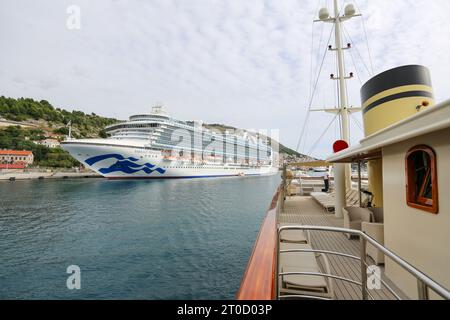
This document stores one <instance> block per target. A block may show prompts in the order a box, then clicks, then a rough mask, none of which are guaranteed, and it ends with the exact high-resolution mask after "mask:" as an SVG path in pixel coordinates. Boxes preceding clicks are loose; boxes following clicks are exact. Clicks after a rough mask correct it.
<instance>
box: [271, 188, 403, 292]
mask: <svg viewBox="0 0 450 320" xmlns="http://www.w3.org/2000/svg"><path fill="white" fill-rule="evenodd" d="M278 219H279V221H278V222H279V223H281V224H282V223H298V224H301V225H311V226H329V227H340V228H342V227H343V220H342V219H338V218H335V216H334V215H332V214H327V213H325V211H324V210H323V209H322V207H321V206H320V205H319V204H318V203H317V202H316V201H315V200H314V199H312V198H311V197H302V196H296V197H288V198H287V199H286V203H285V208H284V211H282V212H280V214H279V217H278ZM311 245H312V247H313V248H314V249H320V250H328V251H334V252H340V253H346V254H351V255H354V256H357V257H359V256H360V247H359V240H357V239H356V240H349V239H348V238H347V237H346V236H345V235H344V234H339V233H330V232H315V231H312V232H311ZM328 258H329V260H330V264H331V271H332V273H333V274H334V275H338V276H341V277H345V278H349V279H352V280H355V281H358V282H361V265H360V262H359V261H356V260H351V259H348V258H344V257H338V256H331V255H330V256H328ZM369 259H370V258H368V260H369ZM368 262H370V260H369V261H368ZM381 269H382V273H383V268H381ZM382 278H383V280H385V281H386V282H387V283H388V284H389V285H390V286H391V287H392V288H393V289H394V290H395V292H396V293H397V294H401V293H399V292H398V290H397V288H395V287H393V285H392V283H390V281H389V280H388V279H386V277H385V276H384V274H383V275H382ZM334 283H335V295H336V299H338V300H360V299H361V288H360V287H359V286H357V285H354V284H351V283H347V282H344V281H341V280H335V282H334ZM369 293H370V294H371V295H372V296H373V297H374V299H375V300H394V299H395V297H394V296H393V295H392V294H391V293H390V292H389V291H388V290H387V289H386V288H384V286H383V289H381V290H370V291H369ZM401 296H402V297H403V295H401Z"/></svg>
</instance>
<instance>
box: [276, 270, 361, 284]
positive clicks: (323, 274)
mask: <svg viewBox="0 0 450 320" xmlns="http://www.w3.org/2000/svg"><path fill="white" fill-rule="evenodd" d="M282 276H313V277H324V278H330V279H335V280H342V281H345V282H349V283H352V284H356V285H357V286H362V283H361V282H358V281H355V280H352V279H347V278H344V277H340V276H336V275H334V274H326V273H320V272H280V273H279V274H278V277H282Z"/></svg>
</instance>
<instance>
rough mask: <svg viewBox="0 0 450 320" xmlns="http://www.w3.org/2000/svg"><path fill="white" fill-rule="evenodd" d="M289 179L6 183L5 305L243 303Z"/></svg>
mask: <svg viewBox="0 0 450 320" xmlns="http://www.w3.org/2000/svg"><path fill="white" fill-rule="evenodd" d="M279 182H280V178H279V177H278V176H273V177H261V178H226V179H209V180H171V181H107V180H102V179H99V180H97V179H86V180H64V181H62V180H61V181H32V182H30V181H29V182H20V181H17V182H0V299H233V298H234V296H235V294H236V291H237V290H238V288H239V284H240V280H241V278H242V275H243V272H244V270H245V267H246V264H247V262H248V259H249V256H250V254H251V250H252V247H253V244H254V241H255V239H256V236H257V233H258V230H259V227H260V225H261V223H262V220H263V217H264V215H265V213H266V210H267V208H268V207H269V204H270V201H271V198H272V196H273V194H274V192H275V189H276V187H277V185H278V184H279ZM69 265H78V266H79V267H80V268H81V290H68V289H67V287H66V280H67V277H68V276H69V274H67V273H66V269H67V267H68V266H69Z"/></svg>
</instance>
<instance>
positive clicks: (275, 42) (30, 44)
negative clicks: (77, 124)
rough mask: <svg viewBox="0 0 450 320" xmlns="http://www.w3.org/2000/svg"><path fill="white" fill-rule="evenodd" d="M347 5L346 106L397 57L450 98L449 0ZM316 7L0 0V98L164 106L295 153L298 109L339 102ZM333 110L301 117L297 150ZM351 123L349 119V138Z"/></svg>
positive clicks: (299, 2)
mask: <svg viewBox="0 0 450 320" xmlns="http://www.w3.org/2000/svg"><path fill="white" fill-rule="evenodd" d="M347 3H354V4H355V5H356V7H357V8H358V12H359V11H360V12H361V13H362V14H363V19H362V18H359V17H357V18H353V19H352V20H350V21H347V22H345V30H344V34H345V39H344V41H345V43H347V42H352V45H353V49H352V50H351V51H346V53H345V54H346V58H345V59H346V70H347V72H354V73H355V75H356V76H355V77H354V78H353V79H351V80H349V81H348V91H349V92H348V94H349V100H350V104H351V105H354V106H359V105H360V103H361V102H360V97H359V89H360V87H361V85H362V84H364V83H365V82H366V81H367V80H369V79H370V78H371V76H373V75H375V74H377V73H380V72H382V71H385V70H387V69H390V68H393V67H397V66H400V65H406V64H423V65H425V66H427V67H429V68H430V70H431V74H432V79H433V85H434V89H435V94H436V98H437V100H438V101H443V100H446V99H448V98H450V81H449V80H448V75H449V74H450V59H449V58H448V52H450V37H449V36H448V31H449V30H450V20H449V19H448V12H450V1H448V0H433V1H429V0H395V1H392V0H357V1H353V2H345V1H343V0H341V1H339V6H340V8H342V7H344V6H345V5H346V4H347ZM73 6H76V7H75V8H76V10H77V9H79V18H80V19H79V20H77V19H76V18H77V17H78V15H77V11H76V10H75V11H73ZM323 6H327V7H328V8H329V9H330V12H332V1H331V0H328V1H327V0H270V1H269V0H265V1H264V0H145V1H144V0H129V1H125V0H70V1H65V0H2V1H1V2H0V41H1V43H2V46H1V50H0V95H4V96H7V97H14V98H19V97H30V98H34V99H37V100H41V99H46V100H48V101H49V102H51V103H52V104H53V105H54V106H55V107H61V108H65V109H68V110H74V109H75V110H82V111H84V112H86V113H91V112H94V113H96V114H99V115H103V116H108V117H116V118H119V119H126V118H128V117H129V116H130V115H132V114H140V113H148V112H149V111H150V109H151V106H152V105H155V104H164V105H165V107H166V110H167V111H168V112H169V113H170V114H171V115H172V116H174V117H176V118H178V119H182V120H203V121H205V122H207V123H222V124H227V125H232V126H235V127H239V128H244V129H268V130H270V129H279V130H280V133H279V134H280V140H281V142H282V143H284V144H285V145H287V146H289V147H291V148H293V149H296V148H297V145H298V141H299V137H300V133H301V131H302V127H303V124H304V122H305V117H306V114H307V110H308V108H309V107H310V106H312V107H320V108H323V107H335V106H336V104H337V102H336V98H335V97H336V94H335V87H336V82H335V81H332V80H330V79H329V78H330V74H331V73H336V71H335V56H334V55H333V53H327V54H326V55H325V59H324V63H323V67H322V69H321V72H320V73H319V72H318V71H319V69H320V65H321V61H322V59H323V56H324V53H325V52H326V50H325V49H326V47H327V43H328V39H330V40H331V41H332V42H333V41H334V39H333V37H331V38H330V34H331V31H332V29H331V25H330V24H325V23H313V22H312V21H313V20H314V19H316V18H317V15H318V10H319V8H321V7H323ZM74 17H75V20H74ZM74 21H75V22H74ZM78 21H79V24H77V22H78ZM78 27H79V28H78ZM366 39H368V41H366ZM316 81H317V83H318V85H317V88H316V90H315V94H314V98H313V99H311V98H310V96H311V83H315V82H316ZM332 120H333V116H332V115H329V114H324V113H313V114H311V116H310V118H309V119H308V121H307V126H306V130H305V132H306V135H305V136H304V137H303V139H302V142H301V143H300V149H299V150H300V151H302V152H304V153H309V154H311V155H312V156H315V157H319V158H324V157H326V156H327V155H328V154H329V153H330V152H331V146H332V143H333V142H334V141H335V140H337V139H338V138H339V127H338V123H337V122H334V123H333V124H331V125H330V126H329V124H330V123H331V121H332ZM361 127H362V117H361V115H360V114H354V115H352V116H351V140H352V141H351V143H352V144H354V143H357V142H358V141H359V140H360V139H361V138H362V137H363V133H362V130H361ZM326 128H329V130H328V131H327V132H326V133H325V134H323V132H324V130H325V129H326ZM320 138H321V139H320Z"/></svg>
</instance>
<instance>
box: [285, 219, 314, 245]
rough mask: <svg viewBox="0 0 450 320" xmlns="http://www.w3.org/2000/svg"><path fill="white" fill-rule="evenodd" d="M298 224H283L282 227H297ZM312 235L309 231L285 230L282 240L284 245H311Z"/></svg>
mask: <svg viewBox="0 0 450 320" xmlns="http://www.w3.org/2000/svg"><path fill="white" fill-rule="evenodd" d="M297 225H299V224H298V223H282V224H280V227H288V226H297ZM310 239H311V237H310V233H309V231H306V232H305V231H303V230H284V231H283V232H281V234H280V240H281V242H282V243H297V244H308V243H310Z"/></svg>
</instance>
